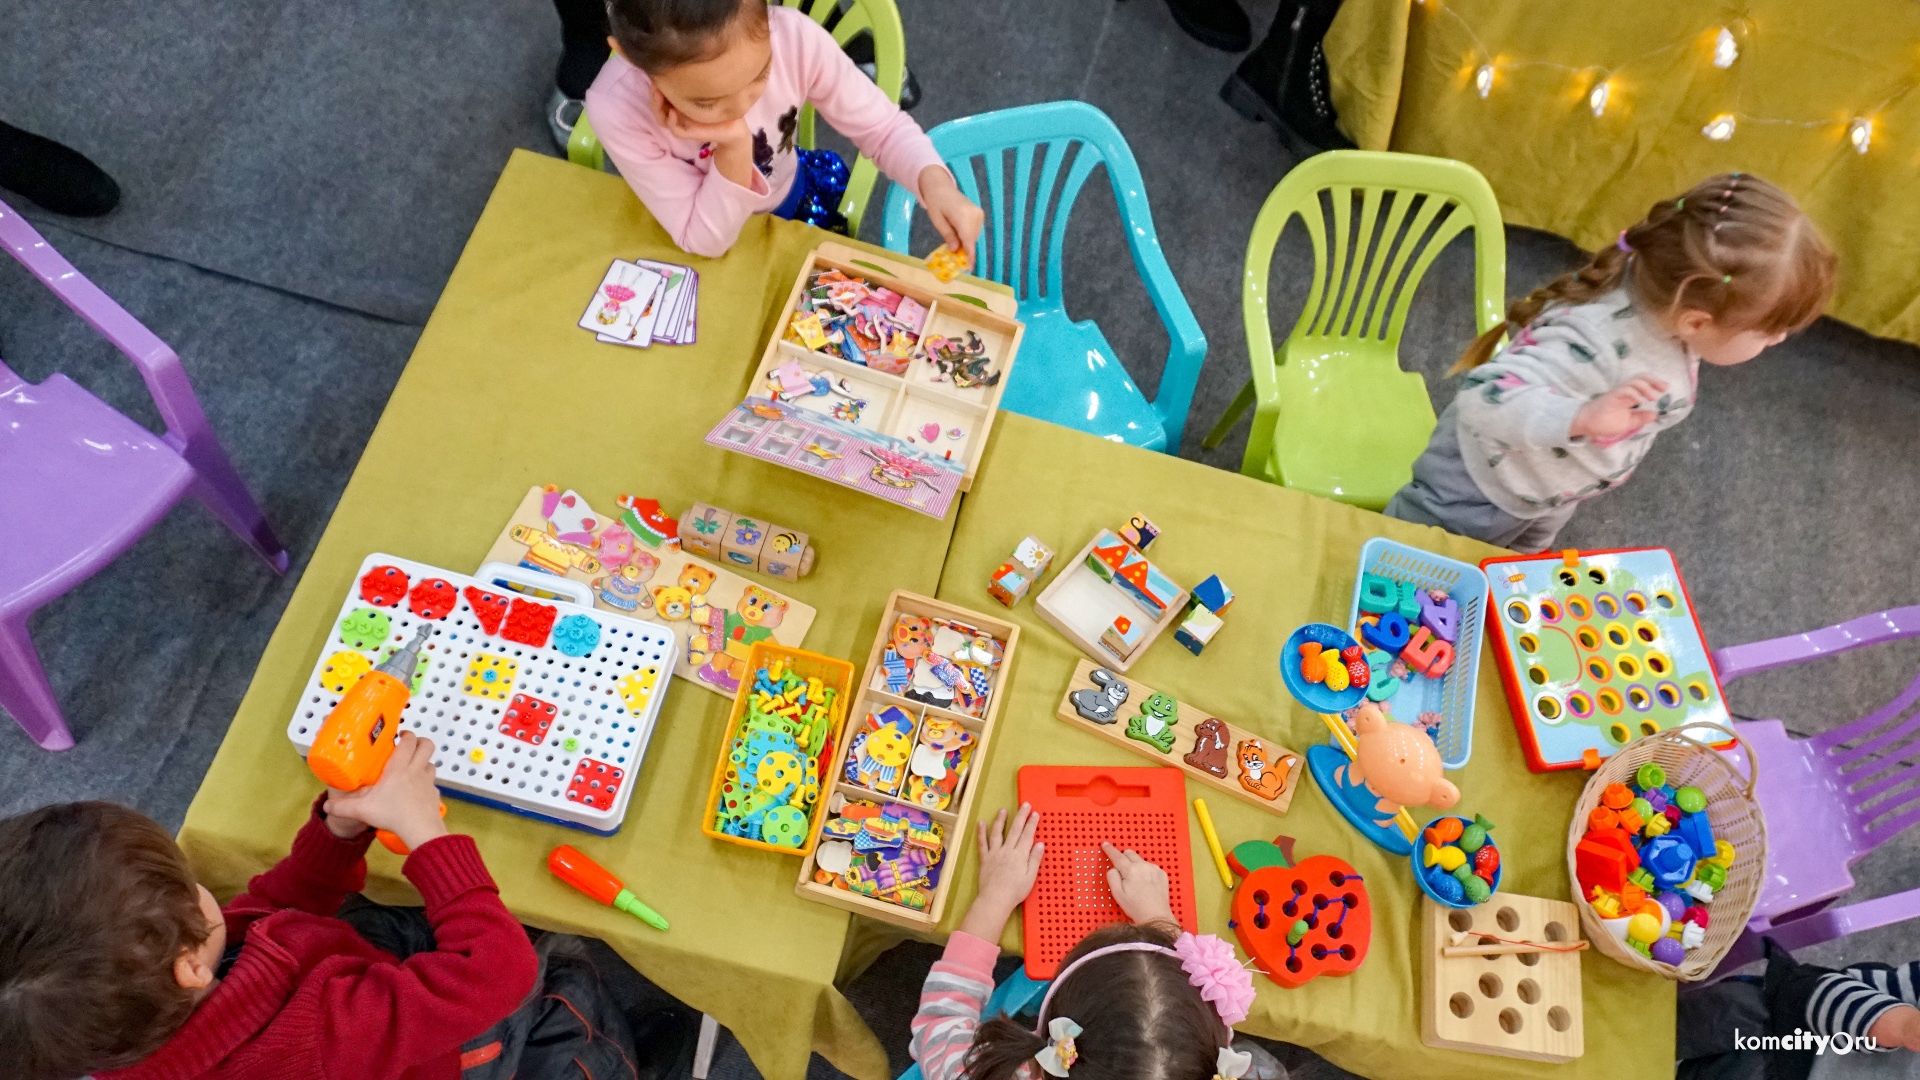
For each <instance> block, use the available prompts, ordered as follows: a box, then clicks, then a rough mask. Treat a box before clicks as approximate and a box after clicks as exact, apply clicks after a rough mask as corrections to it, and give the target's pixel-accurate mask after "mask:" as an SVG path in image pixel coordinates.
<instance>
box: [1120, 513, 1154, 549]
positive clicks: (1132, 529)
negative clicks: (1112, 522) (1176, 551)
mask: <svg viewBox="0 0 1920 1080" xmlns="http://www.w3.org/2000/svg"><path fill="white" fill-rule="evenodd" d="M1120 538H1121V539H1122V540H1125V541H1126V542H1127V543H1129V544H1132V545H1133V546H1134V547H1135V548H1136V549H1137V550H1140V551H1145V550H1147V548H1149V547H1152V546H1153V542H1154V541H1155V540H1158V539H1159V538H1160V527H1159V526H1158V525H1155V524H1154V523H1153V522H1152V521H1151V520H1150V519H1149V518H1148V517H1147V515H1145V514H1135V515H1133V516H1132V517H1130V518H1128V519H1127V524H1126V525H1125V527H1123V528H1122V529H1121V530H1120Z"/></svg>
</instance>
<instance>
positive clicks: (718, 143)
mask: <svg viewBox="0 0 1920 1080" xmlns="http://www.w3.org/2000/svg"><path fill="white" fill-rule="evenodd" d="M650 89H651V90H652V92H653V115H654V116H655V117H657V118H659V120H660V124H661V126H662V127H664V128H666V129H667V131H668V132H670V133H671V134H672V135H673V136H674V137H675V138H677V139H689V140H691V141H693V142H697V143H712V144H713V146H714V150H715V151H716V152H717V151H718V150H719V149H720V148H721V147H724V146H730V145H732V144H735V143H742V142H745V143H751V142H752V141H753V133H752V132H751V131H748V130H747V119H746V117H744V116H743V117H740V118H739V119H737V120H732V121H729V122H727V123H724V124H700V123H695V122H694V121H692V120H689V119H687V116H686V114H685V113H683V112H681V111H680V110H679V109H676V108H674V107H673V102H671V101H668V100H667V96H666V95H665V94H662V93H661V92H660V88H659V87H658V86H655V87H651V88H650Z"/></svg>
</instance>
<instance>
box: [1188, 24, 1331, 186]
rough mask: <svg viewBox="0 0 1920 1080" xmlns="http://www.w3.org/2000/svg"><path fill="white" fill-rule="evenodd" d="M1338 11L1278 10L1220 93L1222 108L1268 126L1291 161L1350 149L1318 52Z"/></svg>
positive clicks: (1324, 60) (1324, 62)
mask: <svg viewBox="0 0 1920 1080" xmlns="http://www.w3.org/2000/svg"><path fill="white" fill-rule="evenodd" d="M1339 8H1340V4H1339V0H1331V2H1328V0H1308V2H1306V3H1295V4H1293V5H1291V6H1282V7H1281V9H1280V13H1279V14H1278V15H1277V16H1275V19H1274V26H1273V29H1272V30H1271V31H1269V32H1268V33H1267V37H1266V40H1264V41H1262V42H1261V43H1260V47H1259V48H1257V49H1255V50H1254V51H1253V52H1251V53H1249V54H1248V55H1247V58H1246V59H1245V60H1243V61H1241V62H1240V66H1239V68H1237V69H1236V70H1235V71H1234V73H1233V74H1232V75H1230V76H1228V77H1227V81H1226V84H1225V85H1223V86H1221V87H1220V96H1221V98H1223V99H1224V100H1225V101H1226V102H1227V104H1229V105H1231V106H1233V107H1234V109H1235V110H1236V111H1237V112H1239V113H1240V115H1242V116H1244V117H1246V118H1247V119H1249V120H1264V121H1266V122H1267V123H1269V124H1272V125H1273V127H1274V129H1275V130H1276V131H1278V132H1279V133H1280V137H1281V139H1282V140H1284V141H1285V142H1286V144H1287V148H1288V149H1289V150H1290V151H1292V152H1293V154H1294V155H1295V156H1297V157H1311V156H1313V155H1314V154H1317V153H1320V152H1321V151H1323V150H1351V149H1353V140H1352V139H1349V138H1347V136H1346V134H1345V133H1343V132H1342V131H1341V130H1340V127H1339V123H1338V121H1339V117H1338V116H1337V115H1336V114H1335V112H1334V109H1333V97H1332V94H1331V91H1330V89H1329V87H1328V82H1327V57H1326V53H1325V52H1323V51H1322V50H1321V47H1320V41H1321V39H1322V38H1324V37H1325V36H1326V33H1327V28H1328V27H1329V26H1331V25H1333V16H1334V14H1335V13H1336V12H1338V11H1339Z"/></svg>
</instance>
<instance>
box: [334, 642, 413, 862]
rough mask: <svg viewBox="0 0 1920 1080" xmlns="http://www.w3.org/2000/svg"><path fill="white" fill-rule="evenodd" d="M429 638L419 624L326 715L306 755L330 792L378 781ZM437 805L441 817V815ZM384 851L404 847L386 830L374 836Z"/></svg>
mask: <svg viewBox="0 0 1920 1080" xmlns="http://www.w3.org/2000/svg"><path fill="white" fill-rule="evenodd" d="M432 633H433V627H432V626H430V625H422V626H421V627H420V633H419V634H417V635H415V636H414V639H413V641H412V642H410V643H408V644H407V645H406V646H405V647H404V648H402V649H400V650H399V651H398V652H396V653H394V654H393V655H392V656H390V657H388V658H387V659H386V660H385V661H384V662H383V663H381V665H380V666H379V667H376V668H374V669H373V670H372V671H369V672H367V673H366V674H365V675H362V676H360V679H359V681H358V682H356V683H354V684H353V686H352V687H351V688H349V689H348V690H347V693H346V696H345V697H343V698H341V699H340V704H338V705H335V706H334V707H333V711H332V712H330V713H328V714H327V719H326V722H325V723H323V724H321V725H320V732H319V734H317V735H315V736H314V739H313V746H312V748H310V749H309V750H308V751H307V767H308V768H310V769H312V770H313V775H315V776H317V777H319V778H320V782H321V783H323V784H325V785H327V786H328V787H330V788H337V789H339V790H341V791H358V790H360V789H361V788H363V787H366V786H368V785H369V784H372V783H374V782H376V781H378V780H379V779H380V774H381V773H383V772H385V771H386V768H387V760H388V759H389V758H391V757H393V748H394V746H395V745H396V744H397V743H398V742H399V740H400V712H401V710H402V709H405V708H406V707H407V700H408V699H409V698H411V697H412V696H413V691H412V689H411V686H412V682H413V672H414V668H416V667H417V666H418V665H419V663H420V647H421V646H422V645H424V644H425V643H426V640H427V638H428V637H429V636H430V635H431V634H432ZM446 810H447V808H446V804H444V803H442V804H441V806H440V812H441V813H442V814H443V815H444V814H445V813H446ZM378 835H379V837H380V842H381V843H382V844H385V845H386V846H387V850H389V851H392V852H394V853H395V854H397V855H405V854H406V853H407V846H406V845H405V844H403V843H401V842H400V838H399V837H397V836H395V835H393V834H392V833H390V832H388V831H386V830H385V829H382V830H380V832H379V834H378Z"/></svg>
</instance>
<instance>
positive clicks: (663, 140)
mask: <svg viewBox="0 0 1920 1080" xmlns="http://www.w3.org/2000/svg"><path fill="white" fill-rule="evenodd" d="M828 40H829V41H831V40H832V39H831V38H829V39H828ZM652 89H653V87H652V83H650V82H649V81H648V80H647V78H646V76H645V75H644V74H643V73H642V72H641V71H640V69H639V68H636V67H634V66H633V65H632V64H629V63H627V62H626V60H625V59H623V58H621V57H620V56H619V55H618V54H615V55H614V56H612V57H610V58H609V59H608V60H607V63H606V66H605V67H603V68H601V69H600V77H599V78H597V79H595V80H594V82H593V86H592V87H590V88H589V89H588V90H587V115H588V116H589V117H591V118H592V120H593V130H594V132H595V133H596V134H598V135H599V137H600V145H601V146H603V147H605V148H606V151H607V156H608V157H610V158H612V159H613V163H614V164H615V165H616V166H618V167H619V169H620V175H621V176H622V177H624V178H625V179H626V181H627V185H628V186H629V187H631V188H633V192H634V194H636V195H638V196H640V201H641V202H642V203H644V204H646V207H647V210H648V212H650V213H651V214H653V216H654V219H655V220H657V221H659V222H660V224H661V226H662V227H664V228H665V229H666V230H667V235H668V236H671V237H673V242H674V243H675V244H678V245H679V246H680V250H682V251H685V252H687V253H688V254H691V255H705V256H707V257H709V258H717V257H719V256H721V255H725V254H726V253H727V250H728V249H729V248H731V247H733V242H734V241H735V240H737V239H739V237H740V227H741V226H742V225H745V224H746V223H747V219H748V218H749V217H752V216H753V214H754V213H755V211H757V210H758V209H759V208H760V206H761V204H762V203H764V202H765V201H766V198H767V195H768V194H769V192H768V189H767V181H766V179H765V178H764V177H762V176H761V175H760V174H759V173H758V172H757V171H756V172H754V173H753V184H754V186H753V187H752V188H744V187H741V186H740V185H739V184H736V183H734V182H733V181H731V180H729V179H727V178H726V177H725V176H723V175H721V173H720V170H719V169H701V168H700V167H698V166H696V165H694V164H692V163H690V162H688V161H686V160H685V159H683V158H680V157H678V156H676V155H675V154H674V152H673V136H672V135H671V134H669V133H668V132H667V129H666V128H665V127H664V126H662V125H661V123H660V121H659V120H658V119H657V118H655V116H654V115H653V101H652ZM883 100H884V99H883Z"/></svg>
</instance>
